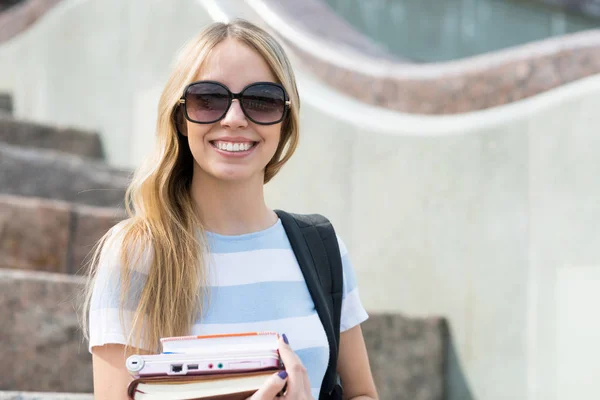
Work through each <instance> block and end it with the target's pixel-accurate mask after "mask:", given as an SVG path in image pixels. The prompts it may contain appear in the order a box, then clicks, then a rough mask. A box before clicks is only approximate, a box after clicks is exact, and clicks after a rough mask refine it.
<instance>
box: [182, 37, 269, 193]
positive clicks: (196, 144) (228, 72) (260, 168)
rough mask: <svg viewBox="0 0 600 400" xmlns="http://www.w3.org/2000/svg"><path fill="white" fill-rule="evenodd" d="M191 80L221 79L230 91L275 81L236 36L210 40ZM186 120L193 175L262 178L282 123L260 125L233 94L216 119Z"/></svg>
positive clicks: (242, 178)
mask: <svg viewBox="0 0 600 400" xmlns="http://www.w3.org/2000/svg"><path fill="white" fill-rule="evenodd" d="M195 80H211V81H217V82H220V83H222V84H223V85H225V86H227V88H229V90H231V91H232V92H233V93H238V92H240V91H241V90H242V89H244V88H245V87H246V86H248V85H249V84H251V83H255V82H277V80H276V78H275V76H274V75H273V73H272V71H271V69H270V68H269V65H268V64H267V62H266V61H265V60H264V59H263V57H262V56H261V55H260V54H259V53H257V52H256V51H255V50H253V49H251V48H250V47H248V46H246V45H245V44H243V43H242V42H240V41H238V40H236V39H226V40H224V41H223V42H221V43H219V44H218V45H217V46H215V47H214V48H213V50H212V52H211V53H210V55H209V56H208V58H207V59H206V61H205V62H204V64H203V66H202V68H201V70H200V73H199V74H198V76H196V79H195ZM185 122H186V128H187V132H185V135H186V136H187V137H188V143H189V146H190V150H191V153H192V155H193V157H194V161H195V162H194V175H195V179H196V178H200V179H203V178H212V179H216V180H222V181H240V180H250V179H256V180H257V181H260V182H261V184H262V183H263V179H264V169H265V166H266V165H267V164H268V163H269V161H271V159H272V158H273V156H274V154H275V152H276V151H277V147H278V145H279V139H280V135H281V123H278V124H274V125H259V124H256V123H254V122H252V121H250V120H249V119H248V118H246V116H245V115H244V113H243V111H242V109H241V107H240V103H239V101H237V100H233V102H232V104H231V107H230V108H229V110H228V111H227V114H226V115H225V117H223V119H221V120H220V121H217V122H215V123H212V124H196V123H193V122H190V121H188V120H187V119H186V120H185ZM196 175H200V176H196Z"/></svg>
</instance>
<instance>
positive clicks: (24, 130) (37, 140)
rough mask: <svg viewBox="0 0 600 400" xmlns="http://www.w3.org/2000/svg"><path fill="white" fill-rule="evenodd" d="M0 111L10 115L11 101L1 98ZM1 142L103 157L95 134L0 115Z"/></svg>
mask: <svg viewBox="0 0 600 400" xmlns="http://www.w3.org/2000/svg"><path fill="white" fill-rule="evenodd" d="M9 100H10V98H9ZM0 110H5V111H6V112H8V113H10V112H12V107H11V104H10V102H8V103H7V99H5V97H4V96H2V95H0ZM0 142H4V143H6V144H10V145H14V146H21V147H33V148H42V149H50V150H58V151H62V152H65V153H70V154H75V155H78V156H82V157H88V158H93V159H98V160H101V159H103V158H104V153H103V151H102V144H101V142H100V136H99V135H98V134H97V133H95V132H89V131H85V130H81V129H72V128H62V127H57V126H50V125H44V124H38V123H34V122H30V121H23V120H19V119H15V118H12V117H10V116H6V115H4V116H3V115H1V114H0Z"/></svg>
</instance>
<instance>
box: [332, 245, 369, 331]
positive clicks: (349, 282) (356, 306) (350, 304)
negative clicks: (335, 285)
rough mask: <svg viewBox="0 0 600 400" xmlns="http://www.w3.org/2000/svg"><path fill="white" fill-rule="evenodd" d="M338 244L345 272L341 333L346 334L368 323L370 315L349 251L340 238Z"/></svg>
mask: <svg viewBox="0 0 600 400" xmlns="http://www.w3.org/2000/svg"><path fill="white" fill-rule="evenodd" d="M338 244H339V247H340V254H341V256H342V267H343V270H344V294H343V297H342V315H341V319H340V332H344V331H347V330H349V329H351V328H353V327H355V326H356V325H359V324H361V323H363V322H364V321H366V320H367V319H368V318H369V315H368V314H367V311H366V310H365V308H364V307H363V305H362V303H361V301H360V296H359V294H358V285H357V282H356V275H355V273H354V267H353V266H352V262H351V261H350V256H349V255H348V249H347V248H346V245H345V244H344V242H343V241H342V239H341V238H340V237H339V236H338Z"/></svg>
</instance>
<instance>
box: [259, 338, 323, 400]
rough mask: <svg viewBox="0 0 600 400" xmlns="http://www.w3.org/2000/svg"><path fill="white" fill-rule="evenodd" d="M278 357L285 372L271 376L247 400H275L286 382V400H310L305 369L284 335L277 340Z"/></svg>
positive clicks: (308, 383) (310, 395)
mask: <svg viewBox="0 0 600 400" xmlns="http://www.w3.org/2000/svg"><path fill="white" fill-rule="evenodd" d="M279 355H280V356H281V360H282V361H283V364H284V365H285V371H281V372H278V373H276V374H273V376H271V378H270V379H269V380H268V381H267V382H265V384H264V385H263V387H261V388H260V389H259V390H258V391H257V392H256V393H254V394H253V395H252V397H249V400H274V399H277V397H276V396H277V393H279V392H280V391H281V389H283V387H284V386H285V384H286V382H287V389H286V391H285V398H286V400H288V399H289V400H312V398H313V397H312V394H311V392H310V381H309V380H308V374H307V373H306V368H304V365H302V361H300V358H298V356H297V355H296V353H294V351H293V350H292V348H291V347H290V346H289V344H288V342H287V338H286V336H285V334H283V335H282V336H281V337H280V338H279Z"/></svg>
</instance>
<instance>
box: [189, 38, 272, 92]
mask: <svg viewBox="0 0 600 400" xmlns="http://www.w3.org/2000/svg"><path fill="white" fill-rule="evenodd" d="M196 80H212V81H218V82H221V83H223V84H225V85H226V86H227V87H229V89H230V90H232V91H234V92H235V91H240V90H242V89H243V88H244V87H245V86H247V85H249V84H250V83H254V82H276V81H277V79H276V78H275V75H274V74H273V72H272V71H271V68H270V67H269V64H268V63H267V61H266V60H265V59H264V58H263V57H262V56H261V55H260V54H259V53H258V52H257V51H256V50H254V49H252V48H250V47H248V46H247V45H245V44H244V43H242V42H240V41H238V40H235V39H226V40H224V41H223V42H221V43H219V44H218V45H217V46H215V47H214V48H213V49H212V51H211V52H210V54H209V55H208V57H207V58H206V60H204V62H203V63H202V67H201V68H200V71H199V72H198V74H197V76H196Z"/></svg>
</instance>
